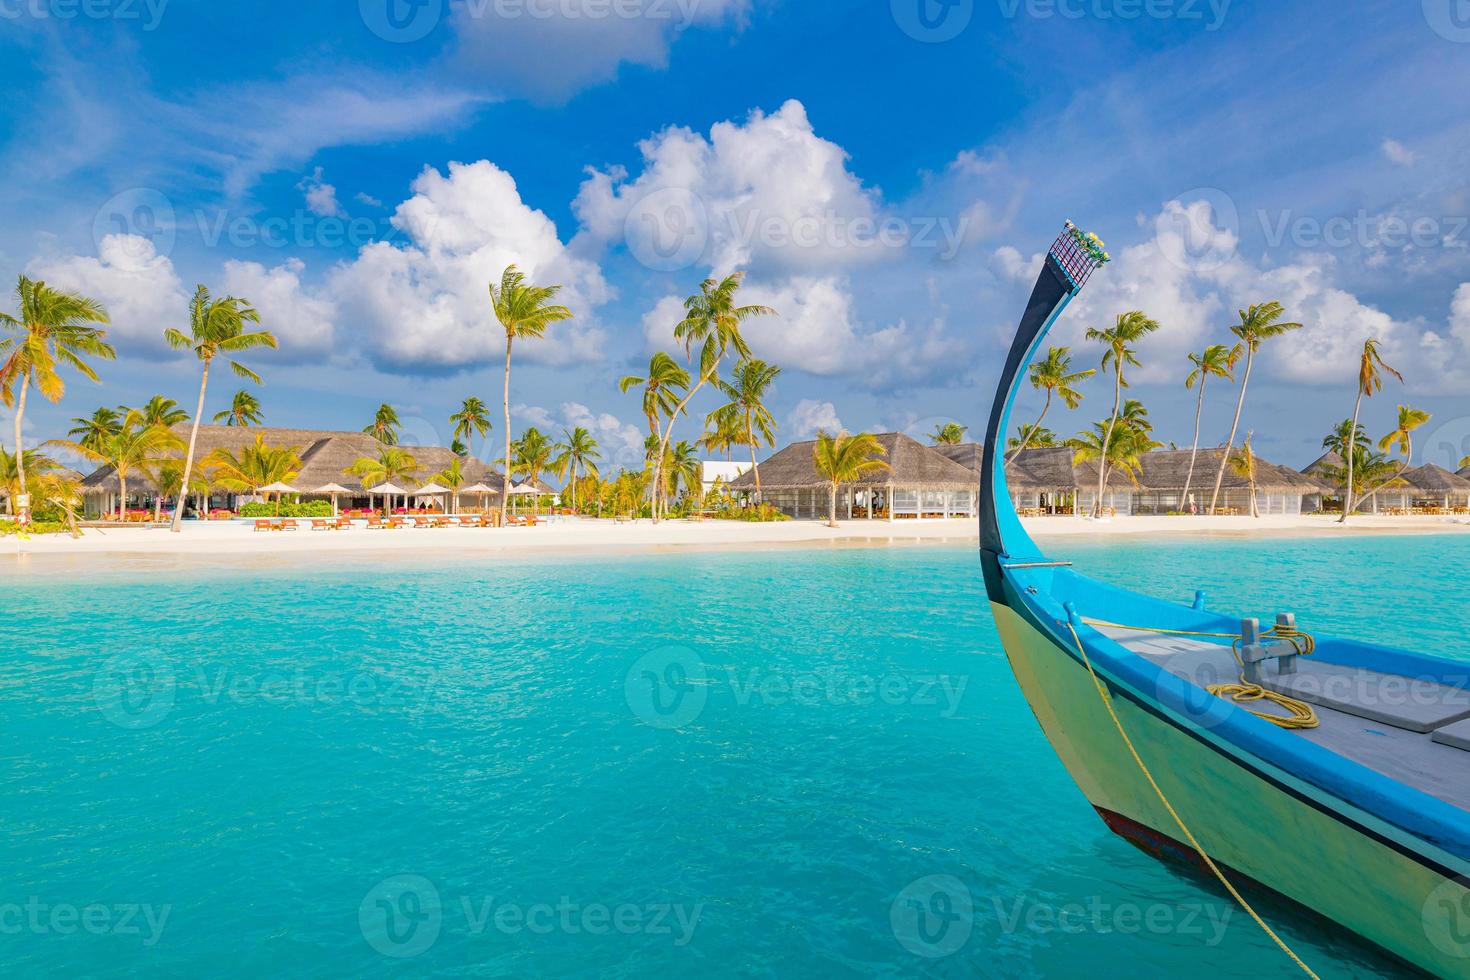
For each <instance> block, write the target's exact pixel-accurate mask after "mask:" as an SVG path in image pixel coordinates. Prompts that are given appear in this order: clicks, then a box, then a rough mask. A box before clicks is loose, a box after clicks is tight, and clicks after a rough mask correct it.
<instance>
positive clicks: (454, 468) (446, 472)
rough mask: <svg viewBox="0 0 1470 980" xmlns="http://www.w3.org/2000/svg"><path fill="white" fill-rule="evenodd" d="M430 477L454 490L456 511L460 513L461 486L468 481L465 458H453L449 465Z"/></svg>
mask: <svg viewBox="0 0 1470 980" xmlns="http://www.w3.org/2000/svg"><path fill="white" fill-rule="evenodd" d="M430 479H431V480H433V482H435V483H439V484H442V485H444V486H445V487H447V488H449V489H450V490H451V491H453V495H454V496H453V500H454V512H455V513H456V514H457V513H459V488H460V487H462V486H464V485H465V483H466V482H468V478H467V477H466V476H465V472H464V460H462V459H458V458H456V459H454V460H451V461H450V463H449V465H448V466H446V467H444V469H442V470H440V471H439V472H438V473H435V474H434V475H433V476H432V477H430Z"/></svg>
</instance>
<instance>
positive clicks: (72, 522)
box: [35, 473, 82, 538]
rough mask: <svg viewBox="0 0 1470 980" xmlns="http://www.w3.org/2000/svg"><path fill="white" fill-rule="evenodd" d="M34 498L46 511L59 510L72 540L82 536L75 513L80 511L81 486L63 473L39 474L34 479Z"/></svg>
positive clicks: (79, 482)
mask: <svg viewBox="0 0 1470 980" xmlns="http://www.w3.org/2000/svg"><path fill="white" fill-rule="evenodd" d="M35 490H36V496H37V497H38V498H39V499H40V501H41V506H42V507H44V508H45V509H46V510H59V511H61V512H62V514H63V515H65V517H66V526H67V529H68V530H69V531H70V532H71V536H72V537H73V538H80V537H81V536H82V532H81V529H80V528H78V527H77V511H79V510H81V509H82V484H81V481H79V480H73V479H71V478H70V477H68V476H66V475H65V474H63V473H41V474H39V475H38V476H37V477H36V484H35Z"/></svg>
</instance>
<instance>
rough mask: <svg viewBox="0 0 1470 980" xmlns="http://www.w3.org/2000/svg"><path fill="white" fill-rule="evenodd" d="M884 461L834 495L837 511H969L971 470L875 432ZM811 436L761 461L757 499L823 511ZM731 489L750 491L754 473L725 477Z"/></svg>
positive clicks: (896, 435) (790, 510)
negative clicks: (729, 479)
mask: <svg viewBox="0 0 1470 980" xmlns="http://www.w3.org/2000/svg"><path fill="white" fill-rule="evenodd" d="M875 438H877V440H878V442H879V443H880V444H881V445H882V446H883V448H884V449H885V450H886V451H887V455H885V456H882V457H880V458H881V459H882V460H883V461H884V462H886V463H887V464H888V466H889V468H888V469H886V470H877V471H875V472H872V473H870V474H868V475H866V476H864V477H863V478H862V479H861V480H859V481H857V482H856V483H852V484H848V485H846V486H844V487H843V488H842V489H841V490H840V491H839V492H838V495H837V513H838V515H839V516H846V517H855V518H866V519H870V520H871V519H887V520H895V519H918V518H944V517H974V516H975V507H976V500H977V498H978V496H979V491H980V478H979V475H978V473H977V472H976V471H974V470H971V469H968V468H966V467H964V466H961V465H960V464H959V463H956V462H955V461H954V460H952V459H949V458H947V457H945V456H944V455H942V454H941V453H939V452H936V451H935V450H934V449H933V448H932V447H929V446H925V445H924V444H923V443H921V442H919V441H918V440H916V439H913V438H911V437H909V436H906V435H904V434H903V433H901V432H884V433H882V434H879V435H877V436H876V437H875ZM815 445H816V442H815V440H810V439H808V440H805V441H803V442H796V443H792V444H791V445H789V446H787V447H786V448H784V449H782V450H781V451H780V452H777V453H775V454H774V455H773V456H771V457H770V458H769V459H767V460H765V461H764V462H762V463H761V466H760V474H761V499H762V500H763V501H764V502H765V503H768V504H771V505H772V506H774V507H776V508H778V509H779V510H780V511H781V512H782V513H784V514H786V515H787V516H789V517H809V518H824V517H826V516H827V503H828V494H829V492H830V484H829V483H828V481H827V480H826V478H825V477H823V476H822V475H821V474H820V473H818V472H817V466H816V461H815V460H814V459H813V458H812V449H813V447H814V446H815ZM730 490H731V492H732V493H747V494H748V493H753V492H754V491H755V475H754V474H753V473H743V474H741V475H740V476H739V477H737V478H736V479H734V480H732V481H731V482H730Z"/></svg>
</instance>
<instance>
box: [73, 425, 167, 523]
mask: <svg viewBox="0 0 1470 980" xmlns="http://www.w3.org/2000/svg"><path fill="white" fill-rule="evenodd" d="M50 445H55V446H64V447H66V448H67V449H70V450H72V451H73V452H77V453H80V454H82V455H83V456H85V457H86V458H88V459H90V460H93V461H95V462H98V463H101V464H103V465H105V466H111V467H112V470H113V472H114V473H116V474H117V490H118V510H119V511H120V512H121V516H122V518H123V520H126V519H127V509H128V474H129V473H131V472H133V471H134V470H144V471H147V470H149V469H152V468H154V467H155V466H157V465H158V463H159V461H160V460H161V459H164V458H167V456H168V455H169V454H170V453H171V452H177V451H178V450H179V449H181V448H183V445H184V442H183V440H182V439H180V438H179V437H178V436H176V435H174V433H173V431H172V430H170V429H165V428H163V427H162V426H158V425H144V424H143V416H142V415H141V414H140V413H138V412H136V411H129V412H128V414H127V415H125V416H124V417H123V420H122V424H121V425H120V426H119V427H118V430H117V432H115V433H114V434H112V435H110V436H108V437H107V438H106V440H104V441H103V442H102V443H101V444H100V445H99V446H97V447H96V448H92V447H89V446H84V445H83V444H81V443H80V442H72V441H71V440H69V439H56V440H53V441H52V442H51V443H50Z"/></svg>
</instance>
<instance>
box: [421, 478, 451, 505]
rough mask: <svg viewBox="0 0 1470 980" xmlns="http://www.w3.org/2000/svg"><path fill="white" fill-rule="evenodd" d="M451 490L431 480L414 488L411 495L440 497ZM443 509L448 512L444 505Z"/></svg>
mask: <svg viewBox="0 0 1470 980" xmlns="http://www.w3.org/2000/svg"><path fill="white" fill-rule="evenodd" d="M452 492H453V491H451V490H450V489H449V488H448V487H441V486H440V485H439V484H437V483H435V482H433V481H432V480H431V481H429V482H428V483H425V484H424V485H423V486H421V487H419V488H418V489H417V490H415V491H414V492H413V495H414V496H415V497H442V496H444V495H445V494H448V493H452ZM444 510H445V511H446V512H448V510H449V508H448V507H445V508H444Z"/></svg>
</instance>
